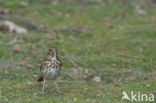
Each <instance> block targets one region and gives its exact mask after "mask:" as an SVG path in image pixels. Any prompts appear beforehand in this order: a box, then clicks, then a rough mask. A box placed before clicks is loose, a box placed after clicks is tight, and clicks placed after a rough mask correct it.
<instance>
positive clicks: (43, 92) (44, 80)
mask: <svg viewBox="0 0 156 103" xmlns="http://www.w3.org/2000/svg"><path fill="white" fill-rule="evenodd" d="M45 81H46V80H45V79H44V80H43V87H42V93H44V88H45Z"/></svg>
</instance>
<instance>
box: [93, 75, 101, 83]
mask: <svg viewBox="0 0 156 103" xmlns="http://www.w3.org/2000/svg"><path fill="white" fill-rule="evenodd" d="M93 81H95V82H101V77H99V76H95V77H94V78H93Z"/></svg>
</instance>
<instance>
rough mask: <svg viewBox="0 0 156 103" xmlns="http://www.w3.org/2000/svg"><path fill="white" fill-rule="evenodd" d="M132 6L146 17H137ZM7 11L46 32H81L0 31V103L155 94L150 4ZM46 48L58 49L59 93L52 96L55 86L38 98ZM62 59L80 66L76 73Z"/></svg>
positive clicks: (111, 102) (99, 100)
mask: <svg viewBox="0 0 156 103" xmlns="http://www.w3.org/2000/svg"><path fill="white" fill-rule="evenodd" d="M136 5H140V8H141V9H143V10H145V11H146V12H147V14H146V15H144V16H143V15H140V14H138V13H136V12H135V11H136ZM11 9H12V14H10V15H11V16H18V17H21V18H22V19H29V20H33V21H34V22H35V23H36V24H38V25H43V26H45V27H47V28H49V29H57V28H64V27H68V28H70V27H74V28H81V29H82V30H83V32H81V33H78V32H68V31H59V32H57V35H58V38H55V36H54V34H53V33H51V32H35V31H33V30H29V31H30V32H29V33H28V34H27V35H22V34H16V33H10V34H5V33H2V32H1V33H0V101H3V102H5V101H6V102H8V103H89V102H91V103H120V102H121V97H122V91H126V92H128V93H130V92H131V91H134V92H141V93H147V94H151V93H153V94H156V92H155V91H156V76H155V74H156V70H155V68H156V54H155V52H156V49H155V41H156V36H155V33H156V30H155V27H156V24H155V17H156V11H155V6H149V5H143V4H135V5H132V4H128V5H124V4H121V3H108V4H102V3H101V4H83V5H81V6H80V5H79V4H78V3H69V2H68V3H66V2H63V3H57V4H48V5H45V4H40V3H32V4H30V5H29V6H27V7H24V8H20V7H13V8H12V7H11ZM15 38H16V40H15ZM14 40H15V42H13V41H14ZM51 46H56V47H58V48H59V55H60V56H61V59H62V61H63V67H62V72H61V75H60V77H59V78H58V82H59V83H58V85H59V87H60V91H61V93H62V95H57V93H56V91H55V88H54V87H51V88H49V89H46V94H45V95H42V94H41V88H42V83H37V81H36V80H37V78H38V76H39V66H40V63H41V61H42V60H43V57H44V56H45V55H46V53H47V51H48V48H49V47H51ZM17 47H18V48H17ZM17 49H18V52H16V50H17ZM67 57H69V58H70V59H72V60H73V61H74V62H75V63H76V64H77V65H79V67H78V71H77V72H75V71H74V70H73V68H74V65H73V64H72V63H71V61H70V59H69V58H67ZM87 71H88V72H87ZM85 76H86V77H87V78H85ZM95 76H98V77H100V78H101V82H100V83H96V82H95V81H93V80H92V79H93V78H94V77H95ZM52 86H53V85H52ZM124 102H125V103H130V102H129V101H126V100H124ZM153 103H154V102H153Z"/></svg>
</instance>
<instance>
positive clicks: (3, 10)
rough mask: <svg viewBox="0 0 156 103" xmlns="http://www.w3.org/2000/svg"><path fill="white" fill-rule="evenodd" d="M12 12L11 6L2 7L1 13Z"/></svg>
mask: <svg viewBox="0 0 156 103" xmlns="http://www.w3.org/2000/svg"><path fill="white" fill-rule="evenodd" d="M10 13H11V10H10V8H3V9H0V14H10Z"/></svg>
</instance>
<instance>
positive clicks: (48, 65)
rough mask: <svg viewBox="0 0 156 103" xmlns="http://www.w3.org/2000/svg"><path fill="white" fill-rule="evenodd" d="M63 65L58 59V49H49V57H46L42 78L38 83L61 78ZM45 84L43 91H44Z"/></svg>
mask: <svg viewBox="0 0 156 103" xmlns="http://www.w3.org/2000/svg"><path fill="white" fill-rule="evenodd" d="M61 67H62V63H61V60H60V59H59V58H58V49H57V48H56V47H51V48H50V49H49V52H48V55H47V56H46V57H45V59H44V60H43V62H42V63H41V66H40V73H41V74H40V77H39V78H38V82H41V81H45V80H54V81H55V79H56V78H57V77H58V76H59V74H60V72H61ZM44 84H45V83H43V88H42V91H43V90H44Z"/></svg>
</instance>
